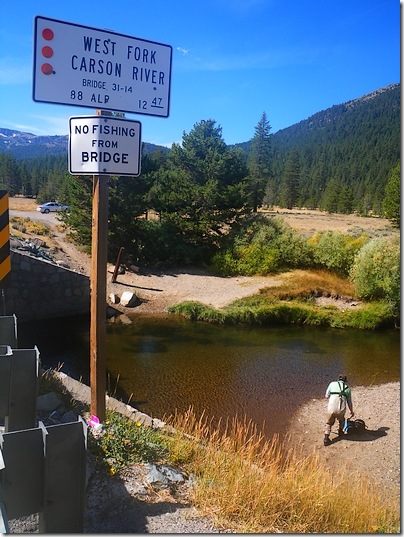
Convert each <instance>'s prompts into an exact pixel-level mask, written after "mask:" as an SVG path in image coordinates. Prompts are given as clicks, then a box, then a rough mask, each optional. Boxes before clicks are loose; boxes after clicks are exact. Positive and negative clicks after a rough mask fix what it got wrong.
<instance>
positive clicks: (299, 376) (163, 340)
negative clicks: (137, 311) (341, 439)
mask: <svg viewBox="0 0 404 537" xmlns="http://www.w3.org/2000/svg"><path fill="white" fill-rule="evenodd" d="M52 323H55V324H54V325H53V324H52V326H51V327H50V326H49V324H48V323H47V324H48V330H47V336H46V338H43V336H42V335H41V334H40V333H39V332H40V331H39V326H37V327H36V329H34V330H31V333H30V335H28V334H27V330H28V326H27V327H25V328H26V331H25V339H26V338H27V337H28V338H29V337H34V336H35V338H36V339H34V340H33V341H32V342H31V343H29V346H32V344H36V345H37V346H38V348H39V350H40V352H41V361H42V363H43V364H44V365H45V366H46V367H50V366H55V365H57V362H64V366H63V371H65V372H66V373H68V374H70V375H72V376H73V377H75V378H80V377H82V378H83V380H85V381H87V382H88V377H89V374H88V354H89V353H88V345H89V344H88V322H87V321H83V319H82V320H81V324H79V325H75V323H74V320H70V321H69V322H67V321H66V320H59V321H52ZM70 323H71V324H70ZM50 328H51V329H50ZM28 331H29V330H28ZM19 340H20V338H19ZM20 347H21V344H20ZM55 349H56V350H55ZM55 362H56V363H55ZM107 369H108V374H109V379H108V384H109V386H110V389H111V390H115V388H116V384H115V382H116V379H117V378H119V388H118V390H117V394H118V395H119V396H120V397H121V398H122V399H123V400H124V401H125V402H127V401H128V400H129V399H130V403H131V404H132V405H133V406H135V407H136V408H138V409H139V410H141V411H142V412H145V413H147V414H150V415H151V416H154V417H160V418H161V417H163V416H164V415H170V414H172V413H174V412H175V411H176V410H178V411H180V412H184V411H186V410H188V409H189V407H191V406H192V407H193V409H194V410H195V412H196V414H197V415H200V414H201V413H202V412H205V414H206V415H207V416H209V417H213V418H219V417H225V418H226V417H233V416H235V415H237V416H239V417H244V416H246V417H247V419H251V420H253V421H254V422H255V423H256V424H257V425H258V426H259V427H263V428H264V429H265V431H266V432H268V433H273V432H282V431H283V430H284V429H285V427H286V422H287V421H288V420H289V419H290V418H291V416H292V415H293V412H294V411H295V410H296V408H297V407H298V406H299V405H300V404H302V403H304V402H306V401H308V400H309V399H311V398H321V397H323V395H324V391H325V388H326V386H327V385H328V383H329V382H330V380H332V379H334V378H335V376H336V375H338V374H339V373H340V372H342V371H344V372H346V374H347V375H348V380H349V381H350V383H351V384H352V385H354V386H355V385H371V384H382V383H384V382H390V381H398V380H399V379H400V335H399V332H398V331H382V332H367V331H366V332H362V331H353V330H332V329H321V328H315V329H314V328H302V327H282V328H279V327H273V328H272V327H269V328H268V327H266V328H263V327H260V328H244V327H223V326H214V325H209V324H203V323H192V322H190V321H185V320H182V319H177V318H175V317H169V318H160V317H154V318H143V317H141V318H138V319H135V322H134V323H133V324H132V325H129V326H127V325H123V324H118V323H116V324H111V325H108V327H107ZM322 418H323V417H322V416H321V417H320V420H322Z"/></svg>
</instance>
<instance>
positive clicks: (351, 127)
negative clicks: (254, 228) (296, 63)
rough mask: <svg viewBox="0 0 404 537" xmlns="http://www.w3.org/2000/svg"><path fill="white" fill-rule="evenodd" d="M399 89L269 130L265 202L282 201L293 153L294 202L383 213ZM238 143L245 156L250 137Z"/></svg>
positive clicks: (395, 149) (396, 150)
mask: <svg viewBox="0 0 404 537" xmlns="http://www.w3.org/2000/svg"><path fill="white" fill-rule="evenodd" d="M400 89H401V88H400V84H391V85H389V86H386V87H383V88H380V89H378V90H376V91H373V92H371V93H369V94H367V95H364V96H363V97H360V98H358V99H354V100H352V101H348V102H346V103H343V104H339V105H334V106H332V107H330V108H328V109H326V110H323V111H321V112H317V113H316V114H314V115H313V116H310V117H309V118H307V119H305V120H303V121H300V122H299V123H296V124H295V125H292V126H290V127H288V128H286V129H282V130H280V131H277V132H276V133H275V134H273V135H272V137H271V139H272V150H273V155H272V176H273V179H272V181H271V182H270V190H271V192H269V193H268V197H267V199H266V203H268V204H272V203H273V204H275V205H276V204H279V203H280V199H281V197H282V188H283V184H284V179H285V170H286V169H287V163H288V161H289V163H290V159H291V155H292V153H293V152H295V155H296V153H297V156H298V165H299V168H300V169H299V170H298V175H299V184H298V185H297V191H298V197H297V199H295V205H298V206H305V207H313V208H314V207H321V208H323V209H325V210H328V211H330V212H350V211H352V210H353V209H354V210H356V211H358V212H360V213H363V214H368V213H369V211H373V212H375V213H376V214H381V203H382V200H383V197H384V189H385V186H386V183H387V180H388V176H389V174H390V172H391V170H392V169H393V168H394V166H396V164H397V163H398V162H400V147H401V143H400V140H401V121H400V120H401V115H400V110H401V95H400ZM267 115H268V117H269V118H270V114H267ZM238 146H239V147H240V148H241V149H242V150H243V151H244V152H245V153H246V155H247V156H248V154H249V152H250V148H251V141H249V142H244V143H242V144H238Z"/></svg>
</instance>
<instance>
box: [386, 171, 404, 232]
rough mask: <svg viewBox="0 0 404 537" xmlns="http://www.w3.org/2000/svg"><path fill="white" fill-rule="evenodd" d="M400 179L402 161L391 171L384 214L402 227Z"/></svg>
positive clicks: (397, 225)
mask: <svg viewBox="0 0 404 537" xmlns="http://www.w3.org/2000/svg"><path fill="white" fill-rule="evenodd" d="M400 179H401V178H400V163H398V164H397V165H396V166H395V167H394V168H393V170H392V171H391V172H390V176H389V179H388V182H387V185H386V190H385V197H384V200H383V210H384V215H385V217H386V218H388V219H389V220H390V222H391V223H392V224H393V225H394V226H396V227H400V212H401V203H400V194H401V192H400V190H401V180H400Z"/></svg>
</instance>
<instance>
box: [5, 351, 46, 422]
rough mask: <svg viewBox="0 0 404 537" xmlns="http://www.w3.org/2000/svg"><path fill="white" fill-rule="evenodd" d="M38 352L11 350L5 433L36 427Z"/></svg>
mask: <svg viewBox="0 0 404 537" xmlns="http://www.w3.org/2000/svg"><path fill="white" fill-rule="evenodd" d="M38 370H39V351H38V348H37V347H36V346H35V347H34V348H33V349H13V351H12V357H11V379H10V406H9V413H8V416H6V418H5V429H6V432H11V431H18V430H21V429H32V428H34V427H36V424H37V419H36V408H37V395H38Z"/></svg>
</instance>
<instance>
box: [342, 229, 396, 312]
mask: <svg viewBox="0 0 404 537" xmlns="http://www.w3.org/2000/svg"><path fill="white" fill-rule="evenodd" d="M350 277H351V279H352V281H353V283H354V285H355V292H356V294H357V296H358V297H359V298H362V299H364V300H373V299H380V298H381V299H383V298H385V299H387V300H388V301H389V302H390V303H391V304H392V306H393V307H394V309H395V310H396V311H398V309H399V307H400V238H399V237H393V238H389V239H382V238H379V239H372V240H371V241H369V242H368V243H367V244H365V245H364V246H363V248H361V250H360V251H359V252H358V254H357V256H356V257H355V262H354V264H353V266H352V269H351V271H350Z"/></svg>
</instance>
